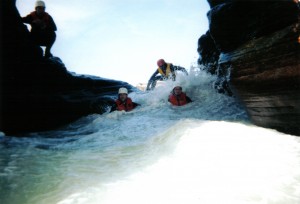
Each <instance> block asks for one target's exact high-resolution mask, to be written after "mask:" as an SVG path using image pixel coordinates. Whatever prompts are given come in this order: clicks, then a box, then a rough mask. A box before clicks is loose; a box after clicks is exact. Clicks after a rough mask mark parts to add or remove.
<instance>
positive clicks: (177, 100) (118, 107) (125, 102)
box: [110, 85, 193, 112]
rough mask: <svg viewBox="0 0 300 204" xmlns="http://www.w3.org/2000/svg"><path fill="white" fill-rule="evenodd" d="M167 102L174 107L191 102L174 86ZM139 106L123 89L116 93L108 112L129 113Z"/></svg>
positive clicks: (179, 87)
mask: <svg viewBox="0 0 300 204" xmlns="http://www.w3.org/2000/svg"><path fill="white" fill-rule="evenodd" d="M168 101H169V102H170V103H171V104H172V105H174V106H183V105H186V104H188V103H190V102H193V101H192V100H191V99H190V97H188V96H187V95H186V93H185V92H183V91H182V87H181V86H179V85H176V86H175V87H174V88H173V89H172V91H171V93H170V95H169V98H168ZM139 105H140V104H138V103H135V102H133V101H132V99H131V98H130V97H128V90H127V89H126V88H125V87H122V88H120V89H119V92H118V99H117V100H116V101H115V104H114V105H113V106H112V108H111V109H110V112H113V111H126V112H128V111H131V110H133V109H134V108H135V107H137V106H139Z"/></svg>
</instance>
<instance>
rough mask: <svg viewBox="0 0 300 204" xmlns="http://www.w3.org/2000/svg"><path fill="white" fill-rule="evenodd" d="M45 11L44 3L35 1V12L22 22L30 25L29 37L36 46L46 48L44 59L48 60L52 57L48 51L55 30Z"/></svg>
mask: <svg viewBox="0 0 300 204" xmlns="http://www.w3.org/2000/svg"><path fill="white" fill-rule="evenodd" d="M45 9H46V5H45V2H43V1H36V2H35V11H33V12H31V13H30V14H28V15H27V16H26V17H23V18H22V21H23V23H28V24H30V25H31V31H30V37H31V38H32V40H33V41H34V42H35V43H36V44H37V45H38V46H46V49H45V58H49V57H52V54H51V52H50V50H51V47H52V45H53V44H54V42H55V39H56V34H55V31H56V30H57V28H56V25H55V23H54V20H53V18H52V17H51V16H50V15H49V14H48V13H47V12H45Z"/></svg>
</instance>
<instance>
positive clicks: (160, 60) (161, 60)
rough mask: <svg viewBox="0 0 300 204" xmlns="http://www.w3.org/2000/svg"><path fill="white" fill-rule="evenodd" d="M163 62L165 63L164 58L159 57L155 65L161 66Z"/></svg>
mask: <svg viewBox="0 0 300 204" xmlns="http://www.w3.org/2000/svg"><path fill="white" fill-rule="evenodd" d="M165 63H166V62H165V60H163V59H159V60H158V61H157V66H159V67H161V66H163V65H164V64H165Z"/></svg>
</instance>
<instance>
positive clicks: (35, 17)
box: [30, 11, 50, 27]
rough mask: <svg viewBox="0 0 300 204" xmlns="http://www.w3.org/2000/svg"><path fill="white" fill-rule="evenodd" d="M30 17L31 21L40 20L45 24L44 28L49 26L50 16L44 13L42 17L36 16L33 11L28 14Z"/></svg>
mask: <svg viewBox="0 0 300 204" xmlns="http://www.w3.org/2000/svg"><path fill="white" fill-rule="evenodd" d="M30 16H31V17H32V20H33V21H35V20H38V19H39V20H41V21H43V22H44V23H45V25H46V27H48V26H49V25H50V15H49V14H48V13H47V12H44V15H43V16H38V15H37V14H36V11H33V12H31V13H30Z"/></svg>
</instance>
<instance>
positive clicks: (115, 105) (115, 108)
mask: <svg viewBox="0 0 300 204" xmlns="http://www.w3.org/2000/svg"><path fill="white" fill-rule="evenodd" d="M115 110H117V104H116V103H114V104H113V105H112V106H111V109H110V111H109V112H110V113H111V112H113V111H115Z"/></svg>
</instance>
